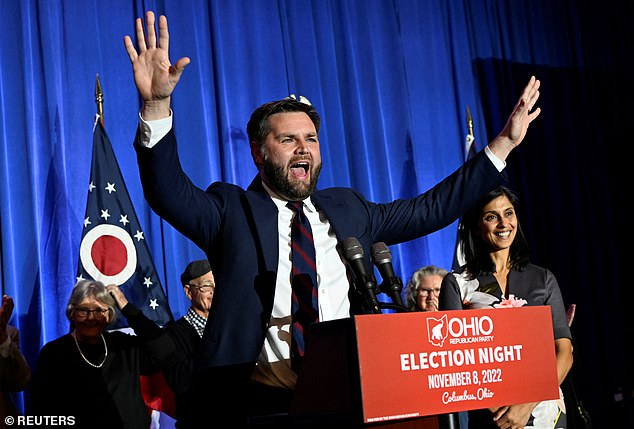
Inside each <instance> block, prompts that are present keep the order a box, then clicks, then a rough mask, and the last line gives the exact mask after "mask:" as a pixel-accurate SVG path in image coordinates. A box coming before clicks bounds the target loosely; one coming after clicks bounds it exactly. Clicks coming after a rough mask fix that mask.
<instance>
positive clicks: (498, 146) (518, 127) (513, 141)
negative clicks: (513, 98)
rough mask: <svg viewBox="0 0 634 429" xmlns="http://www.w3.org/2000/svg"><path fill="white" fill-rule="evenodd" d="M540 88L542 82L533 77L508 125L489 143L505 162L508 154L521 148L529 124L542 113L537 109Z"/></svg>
mask: <svg viewBox="0 0 634 429" xmlns="http://www.w3.org/2000/svg"><path fill="white" fill-rule="evenodd" d="M539 86H540V81H539V80H537V79H536V78H535V76H531V78H530V80H529V81H528V84H527V85H526V87H525V88H524V91H522V95H521V96H520V99H519V100H518V101H517V103H516V104H515V107H514V108H513V111H512V112H511V115H510V116H509V118H508V120H507V121H506V125H504V128H503V129H502V131H501V132H500V134H498V135H497V137H496V138H495V139H493V141H491V143H489V149H491V151H492V152H493V153H494V154H495V156H497V157H498V158H500V159H501V160H505V159H506V157H507V156H508V154H509V153H510V152H511V151H512V150H513V149H515V148H516V147H517V146H519V144H520V143H521V142H522V140H524V137H525V136H526V132H527V131H528V126H529V124H530V123H531V122H533V121H534V120H535V118H537V117H538V116H539V114H540V113H541V111H542V110H541V108H539V107H538V108H535V104H536V103H537V100H538V99H539Z"/></svg>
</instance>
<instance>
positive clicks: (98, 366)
mask: <svg viewBox="0 0 634 429" xmlns="http://www.w3.org/2000/svg"><path fill="white" fill-rule="evenodd" d="M73 339H74V340H75V345H76V346H77V351H79V354H80V355H81V357H82V359H84V361H86V363H87V364H88V365H90V366H92V367H94V368H101V367H102V366H103V364H104V362H106V358H107V357H108V345H107V344H106V339H105V338H104V337H103V334H101V341H103V348H104V349H105V350H106V353H105V354H104V356H103V360H102V361H101V363H100V364H99V365H95V364H94V363H92V362H91V361H89V360H88V359H86V356H84V354H83V353H82V352H81V348H80V347H79V343H78V342H77V336H75V333H74V332H73Z"/></svg>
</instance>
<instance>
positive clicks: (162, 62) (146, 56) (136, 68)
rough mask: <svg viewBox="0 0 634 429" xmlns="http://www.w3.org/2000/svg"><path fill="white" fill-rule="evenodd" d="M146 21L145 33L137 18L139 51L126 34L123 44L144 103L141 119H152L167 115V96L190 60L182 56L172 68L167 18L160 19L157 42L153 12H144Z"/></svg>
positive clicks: (140, 21) (168, 100)
mask: <svg viewBox="0 0 634 429" xmlns="http://www.w3.org/2000/svg"><path fill="white" fill-rule="evenodd" d="M145 20H146V32H144V31H143V20H142V19H141V18H137V19H136V37H137V43H138V47H139V49H138V51H137V50H136V48H135V47H134V43H133V42H132V39H131V38H130V36H128V35H126V36H125V37H124V38H123V42H124V45H125V48H126V51H127V53H128V57H129V58H130V62H131V63H132V70H133V72H134V83H135V84H136V87H137V90H138V91H139V94H140V95H141V98H142V99H143V102H144V106H143V111H142V114H143V117H144V118H145V119H147V120H151V119H159V118H163V117H166V116H169V108H170V97H171V95H172V92H173V91H174V88H175V87H176V84H177V83H178V81H179V80H180V77H181V75H182V73H183V70H184V69H185V66H187V65H188V64H189V62H190V59H189V58H188V57H183V58H181V59H179V60H178V61H177V62H176V64H174V65H172V63H171V62H170V59H169V31H168V27H167V18H166V17H165V16H164V15H161V16H160V17H159V22H158V36H159V37H158V41H157V38H156V31H155V28H154V24H155V19H154V12H151V11H148V12H146V14H145ZM146 38H147V39H146Z"/></svg>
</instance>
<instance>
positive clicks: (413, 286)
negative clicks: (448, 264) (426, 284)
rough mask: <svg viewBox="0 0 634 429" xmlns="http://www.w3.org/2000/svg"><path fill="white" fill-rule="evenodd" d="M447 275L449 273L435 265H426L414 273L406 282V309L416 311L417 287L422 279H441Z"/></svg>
mask: <svg viewBox="0 0 634 429" xmlns="http://www.w3.org/2000/svg"><path fill="white" fill-rule="evenodd" d="M448 273H449V271H447V270H445V269H444V268H440V267H437V266H435V265H427V266H424V267H422V268H419V269H418V270H416V271H414V274H412V278H411V279H409V281H408V282H407V289H406V291H405V300H406V303H407V308H409V309H410V310H415V309H416V296H417V295H418V287H419V286H420V281H421V279H422V278H423V277H429V276H440V277H441V278H443V277H445V276H446V275H447V274H448Z"/></svg>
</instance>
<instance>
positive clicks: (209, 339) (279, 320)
mask: <svg viewBox="0 0 634 429" xmlns="http://www.w3.org/2000/svg"><path fill="white" fill-rule="evenodd" d="M158 29H159V31H158V36H159V37H158V40H157V34H156V31H155V16H154V14H153V13H152V12H147V13H146V28H145V29H144V27H143V21H142V20H141V19H140V18H139V19H137V20H136V34H137V39H138V40H137V43H138V50H137V49H136V48H135V46H134V44H133V42H132V40H131V38H130V37H129V36H125V38H124V43H125V47H126V50H127V52H128V55H129V57H130V60H131V62H132V66H133V72H134V80H135V83H136V86H137V89H138V91H139V94H140V96H141V98H142V99H143V107H142V110H141V120H140V123H139V130H138V133H137V137H136V140H135V149H136V151H137V157H138V163H139V169H140V174H141V181H142V184H143V189H144V194H145V198H146V200H147V201H148V203H149V204H150V206H151V207H152V209H153V210H154V211H155V212H156V213H157V214H158V215H160V216H161V217H162V218H164V219H165V220H166V221H167V222H169V223H170V224H171V225H173V226H174V227H175V228H176V229H177V230H178V231H180V232H181V233H182V234H184V235H185V236H186V237H188V238H189V239H191V240H192V241H193V242H194V243H196V244H197V245H198V246H199V247H200V248H201V249H203V250H204V251H205V253H206V254H207V258H208V259H209V261H211V263H212V270H213V272H214V276H215V278H216V290H215V296H214V301H213V304H212V305H213V310H212V311H211V312H210V316H209V319H208V322H207V325H206V328H205V332H204V335H203V339H202V353H201V355H200V356H199V359H198V364H199V365H198V368H199V371H200V372H199V376H198V377H195V380H196V381H197V382H198V387H199V389H198V395H199V398H200V401H201V404H204V405H201V411H202V413H201V416H202V415H204V416H206V419H207V421H208V420H209V419H210V418H212V417H210V416H214V417H217V418H218V419H220V420H222V419H223V417H222V416H223V413H225V414H224V416H226V415H227V414H226V413H227V412H228V411H229V412H231V413H233V410H235V408H236V407H237V406H238V405H237V404H240V403H241V404H244V405H245V407H244V408H246V409H245V410H244V412H243V413H242V414H245V415H258V414H269V413H276V412H285V411H288V406H289V403H290V398H291V395H292V392H293V389H294V387H295V382H296V378H297V375H296V373H295V372H294V371H293V370H292V369H291V366H290V351H289V348H290V347H289V346H290V342H291V340H290V334H289V325H290V319H291V316H290V308H291V303H290V302H291V285H290V271H291V258H290V227H291V220H292V217H293V212H292V210H291V209H289V208H287V207H286V203H287V202H288V201H302V202H303V210H304V213H305V215H306V217H307V218H308V219H309V221H310V224H311V228H312V232H313V236H314V242H315V257H316V262H317V276H318V285H317V287H318V297H319V299H318V300H319V303H318V306H319V311H318V312H319V321H328V320H335V319H341V318H347V317H350V316H351V315H352V314H354V313H355V312H356V311H357V305H356V302H355V299H354V297H355V294H354V293H352V291H351V290H350V289H351V288H350V282H349V278H348V272H347V269H346V265H345V264H344V262H343V261H344V258H342V256H341V255H340V253H339V250H338V249H339V246H338V243H340V242H341V241H342V240H344V239H345V238H347V237H356V238H358V240H359V242H360V243H361V245H362V246H363V248H364V249H365V255H369V254H370V252H369V249H370V247H371V245H372V244H373V243H376V242H385V243H387V244H388V245H391V244H396V243H401V242H405V241H408V240H413V239H416V238H419V237H422V236H424V235H426V234H429V233H431V232H434V231H436V230H438V229H441V228H443V227H445V226H447V225H449V224H450V223H451V222H453V221H454V220H456V219H457V218H458V217H460V215H461V214H462V213H463V212H464V211H466V209H467V208H468V207H470V206H471V205H472V204H473V203H474V202H475V198H477V197H478V196H480V195H482V194H483V193H485V192H487V191H489V190H490V189H493V188H494V187H495V186H497V185H499V184H500V183H502V182H503V181H504V175H503V173H502V170H503V168H504V166H505V165H506V164H505V160H506V157H507V156H508V154H509V153H510V151H511V150H512V149H513V148H515V147H516V146H517V145H519V144H520V143H521V141H522V140H523V139H524V136H525V134H526V131H527V129H528V126H529V124H530V123H531V122H532V121H533V120H534V119H535V118H536V117H537V116H538V115H539V113H540V109H539V108H535V109H534V110H533V108H534V107H535V103H536V102H537V99H538V98H539V85H540V82H539V81H538V80H536V79H535V78H534V77H532V78H531V79H530V81H529V83H528V84H527V86H526V87H525V89H524V91H523V93H522V96H521V98H520V99H519V101H518V102H517V104H516V106H515V108H514V110H513V112H512V113H511V115H510V117H509V119H508V122H507V124H506V125H505V127H504V129H503V130H502V131H501V132H500V134H499V135H498V136H497V137H496V138H495V139H494V140H493V141H491V142H490V143H489V145H488V146H487V147H486V148H485V149H484V150H482V151H481V152H480V153H479V154H478V155H477V156H475V157H474V158H473V159H472V160H470V161H469V162H467V163H465V165H463V166H462V167H461V168H460V169H458V170H457V171H456V172H455V173H453V174H452V175H450V176H449V177H448V178H446V179H445V180H443V181H442V182H440V183H439V184H438V185H436V186H435V187H434V188H433V189H432V190H430V191H428V192H426V193H424V194H422V195H420V196H418V197H415V198H412V199H407V200H397V201H394V202H391V203H387V204H376V203H372V202H369V201H367V200H366V199H365V198H364V197H363V196H362V195H360V194H359V193H357V192H355V191H353V190H351V189H348V188H331V189H324V190H316V187H317V180H318V177H319V172H320V169H321V155H320V147H319V139H318V132H319V126H320V117H319V115H318V113H317V112H316V111H315V109H314V108H313V107H312V106H311V105H310V104H309V103H308V102H307V101H306V100H303V99H300V100H295V99H292V98H289V99H283V100H278V101H274V102H270V103H266V104H264V105H262V106H260V107H258V108H257V109H256V110H255V111H254V112H253V114H252V116H251V119H250V120H249V123H248V125H247V134H248V137H249V142H250V147H251V155H252V157H253V160H254V162H255V164H256V166H257V168H258V172H259V174H258V175H257V176H256V177H255V179H254V180H253V182H252V183H251V185H250V186H249V187H248V188H247V189H246V190H245V189H242V188H240V187H238V186H235V185H232V184H228V183H213V184H212V185H210V186H209V188H207V190H206V191H205V190H202V189H200V188H198V187H196V186H195V185H194V184H193V183H192V182H191V181H190V180H189V178H188V177H187V176H186V175H185V173H184V172H183V170H182V168H181V165H180V162H179V159H178V155H177V150H176V137H175V135H174V131H173V129H172V116H171V110H170V99H171V94H172V92H173V90H174V88H175V86H176V84H177V83H178V81H179V79H180V77H181V74H182V72H183V70H184V68H185V66H186V65H187V64H189V61H190V60H189V58H187V57H184V58H181V59H179V60H178V61H177V62H176V63H175V64H172V63H171V62H170V60H169V56H168V46H169V35H168V28H167V19H166V17H165V16H160V17H159V21H158ZM366 259H367V258H366ZM364 263H365V264H366V266H367V269H368V270H370V267H371V265H370V263H369V260H365V261H364ZM212 409H213V411H210V410H212ZM240 421H242V420H240Z"/></svg>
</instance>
